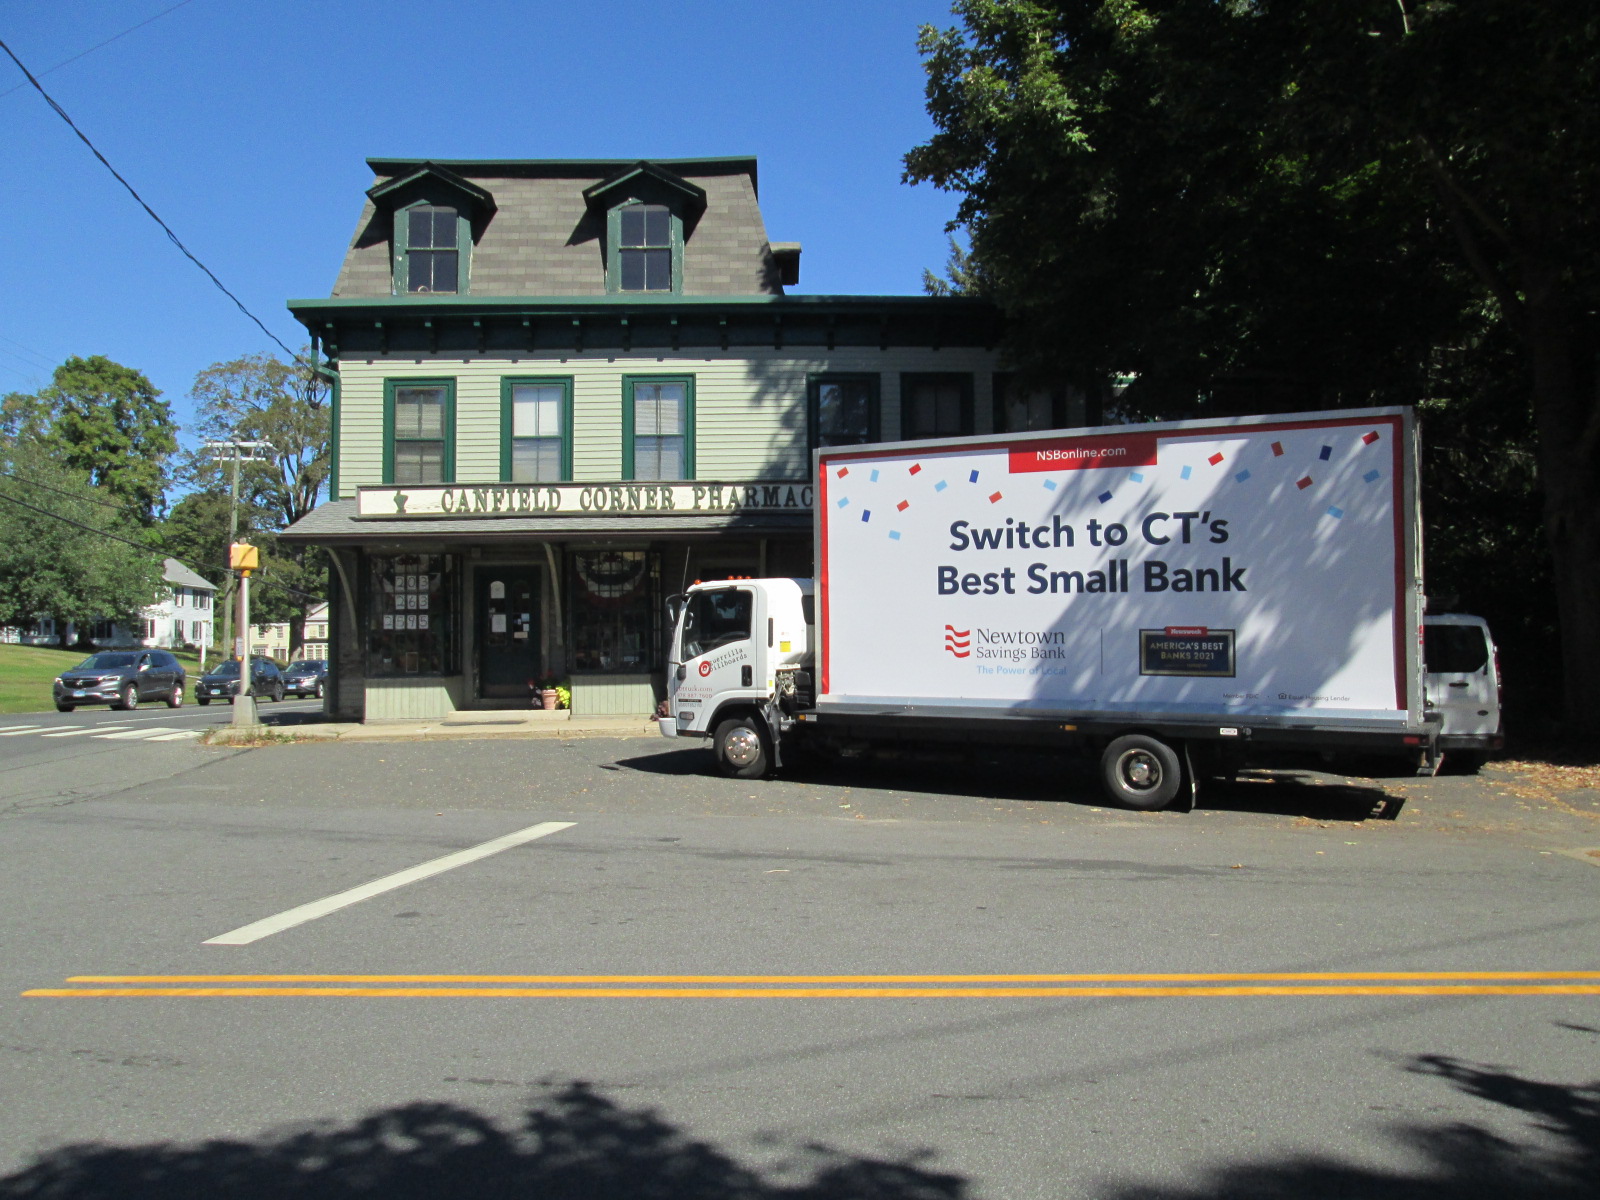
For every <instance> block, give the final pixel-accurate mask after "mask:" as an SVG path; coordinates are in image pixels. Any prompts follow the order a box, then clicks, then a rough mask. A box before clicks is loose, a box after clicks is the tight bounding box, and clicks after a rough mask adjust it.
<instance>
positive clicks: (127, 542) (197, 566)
mask: <svg viewBox="0 0 1600 1200" xmlns="http://www.w3.org/2000/svg"><path fill="white" fill-rule="evenodd" d="M0 500H9V501H10V502H11V503H12V504H15V505H18V506H20V507H22V508H26V509H28V510H29V511H30V512H36V513H38V514H39V515H40V516H42V517H49V518H50V519H51V520H54V521H61V522H64V523H65V524H67V525H71V526H73V527H74V528H77V529H81V530H83V531H84V532H85V533H93V534H97V535H99V536H100V537H103V538H110V539H111V540H112V541H113V542H121V543H122V544H123V545H124V546H132V547H133V548H134V549H135V550H142V551H144V552H145V553H146V554H160V555H162V556H163V557H164V558H170V559H172V560H173V561H174V562H176V563H180V564H182V565H183V566H185V567H188V568H189V569H190V570H191V571H199V570H201V569H204V568H209V569H210V570H213V571H231V570H232V569H233V568H232V567H223V566H221V565H219V564H217V563H200V562H198V561H195V560H191V561H189V562H184V560H183V559H181V558H179V557H178V556H177V555H176V554H172V553H170V552H169V551H167V550H166V549H165V548H163V547H159V546H151V545H150V544H149V543H147V542H136V541H134V540H133V539H131V538H125V537H120V536H118V535H117V534H115V533H110V532H107V531H106V530H104V529H96V528H95V527H94V526H93V525H85V524H84V523H83V522H82V521H74V520H73V519H72V518H71V517H64V516H62V515H61V514H60V513H53V512H51V511H50V510H49V509H48V508H40V507H39V506H38V505H36V504H29V503H28V502H27V501H26V500H18V499H17V498H16V497H15V496H13V495H11V494H9V493H7V492H0ZM95 503H97V504H98V503H101V501H95ZM256 586H257V587H268V588H277V589H278V590H279V591H281V592H288V593H289V594H290V595H292V596H300V597H302V598H304V599H306V600H315V601H316V602H317V603H318V604H321V603H322V602H323V599H324V597H322V596H315V595H312V594H311V593H310V592H306V591H302V590H301V589H299V588H297V587H293V586H291V585H290V584H287V583H278V582H276V581H275V580H270V579H265V578H262V579H258V580H257V581H256Z"/></svg>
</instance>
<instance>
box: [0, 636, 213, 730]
mask: <svg viewBox="0 0 1600 1200" xmlns="http://www.w3.org/2000/svg"><path fill="white" fill-rule="evenodd" d="M174 654H175V655H176V656H177V659H178V661H179V662H181V663H182V664H183V667H184V670H186V671H187V672H188V673H189V678H190V679H191V680H194V679H197V678H199V676H200V660H199V658H198V657H197V656H196V655H193V654H185V653H183V652H182V651H174ZM85 657H86V655H85V654H84V653H83V651H81V650H52V649H50V648H49V647H46V646H9V645H4V644H0V713H35V712H54V711H55V708H56V706H55V701H54V700H52V699H51V698H50V682H51V680H53V679H55V677H56V676H57V675H59V674H61V672H63V671H65V670H66V669H67V668H68V667H75V666H77V665H78V664H79V663H81V662H82V661H83V660H84V658H85ZM206 661H207V662H208V663H214V662H216V661H217V656H216V655H215V654H213V655H211V656H210V657H209V658H208V659H206Z"/></svg>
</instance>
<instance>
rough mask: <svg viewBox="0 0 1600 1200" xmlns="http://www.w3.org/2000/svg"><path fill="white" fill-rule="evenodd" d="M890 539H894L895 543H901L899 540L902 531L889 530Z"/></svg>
mask: <svg viewBox="0 0 1600 1200" xmlns="http://www.w3.org/2000/svg"><path fill="white" fill-rule="evenodd" d="M889 537H890V538H891V539H892V540H893V541H896V542H898V541H899V540H900V531H899V530H898V529H891V530H889Z"/></svg>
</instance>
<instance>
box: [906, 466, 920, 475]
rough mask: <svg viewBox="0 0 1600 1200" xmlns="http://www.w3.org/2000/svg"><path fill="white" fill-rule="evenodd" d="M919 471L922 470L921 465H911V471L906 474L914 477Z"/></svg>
mask: <svg viewBox="0 0 1600 1200" xmlns="http://www.w3.org/2000/svg"><path fill="white" fill-rule="evenodd" d="M921 470H922V464H921V463H912V464H911V470H910V471H908V472H907V474H910V475H916V474H918V473H920V472H921Z"/></svg>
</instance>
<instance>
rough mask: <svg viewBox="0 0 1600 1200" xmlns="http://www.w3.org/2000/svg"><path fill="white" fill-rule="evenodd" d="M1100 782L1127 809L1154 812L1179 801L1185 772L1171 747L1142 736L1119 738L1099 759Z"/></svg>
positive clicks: (1138, 734)
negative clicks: (1176, 800) (1178, 796)
mask: <svg viewBox="0 0 1600 1200" xmlns="http://www.w3.org/2000/svg"><path fill="white" fill-rule="evenodd" d="M1100 782H1101V783H1102V784H1104V785H1105V789H1106V791H1107V792H1109V793H1110V794H1111V798H1112V799H1113V800H1115V801H1116V802H1117V803H1118V804H1121V805H1123V806H1124V807H1126V808H1135V809H1138V810H1140V811H1141V812H1154V811H1155V810H1156V809H1158V808H1165V807H1166V806H1167V805H1169V804H1171V803H1172V801H1173V800H1174V799H1176V798H1177V795H1178V789H1179V788H1180V787H1181V786H1182V785H1183V768H1182V767H1181V766H1180V765H1179V763H1178V755H1177V753H1176V752H1175V751H1174V750H1173V749H1172V747H1171V746H1169V745H1167V744H1166V743H1165V742H1163V741H1161V740H1160V739H1158V738H1153V737H1150V736H1148V735H1147V734H1143V733H1129V734H1124V735H1123V736H1122V737H1119V738H1117V739H1116V740H1115V741H1114V742H1112V743H1111V744H1110V745H1109V746H1107V747H1106V752H1105V753H1104V754H1103V755H1101V756H1100Z"/></svg>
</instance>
